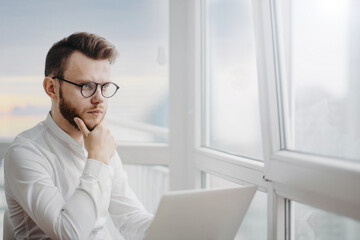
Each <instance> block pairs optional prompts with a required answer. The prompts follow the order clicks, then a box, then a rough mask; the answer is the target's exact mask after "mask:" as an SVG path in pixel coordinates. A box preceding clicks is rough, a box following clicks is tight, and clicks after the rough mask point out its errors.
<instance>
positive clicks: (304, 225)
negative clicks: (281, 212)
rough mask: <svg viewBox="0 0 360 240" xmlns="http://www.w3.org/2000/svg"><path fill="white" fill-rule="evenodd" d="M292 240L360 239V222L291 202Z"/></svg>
mask: <svg viewBox="0 0 360 240" xmlns="http://www.w3.org/2000/svg"><path fill="white" fill-rule="evenodd" d="M291 213H292V220H291V228H292V231H291V232H292V235H291V240H300V239H326V240H337V239H347V240H355V239H358V238H359V234H360V222H359V221H355V220H353V219H350V218H346V217H342V216H338V215H335V214H332V213H329V212H326V211H322V210H320V209H317V208H313V207H310V206H307V205H304V204H301V203H298V202H294V201H293V202H291Z"/></svg>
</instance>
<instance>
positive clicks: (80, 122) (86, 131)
mask: <svg viewBox="0 0 360 240" xmlns="http://www.w3.org/2000/svg"><path fill="white" fill-rule="evenodd" d="M74 121H75V123H76V125H77V126H78V128H79V129H80V131H81V133H82V134H83V135H84V136H87V135H89V133H90V131H89V129H88V128H87V127H86V125H85V123H84V121H83V120H82V119H81V118H78V117H75V118H74Z"/></svg>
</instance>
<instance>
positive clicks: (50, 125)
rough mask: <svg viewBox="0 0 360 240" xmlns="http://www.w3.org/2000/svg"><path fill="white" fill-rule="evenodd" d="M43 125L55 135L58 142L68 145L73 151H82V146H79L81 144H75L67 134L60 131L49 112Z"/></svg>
mask: <svg viewBox="0 0 360 240" xmlns="http://www.w3.org/2000/svg"><path fill="white" fill-rule="evenodd" d="M45 124H46V125H47V126H48V128H49V129H50V131H52V132H53V133H54V134H55V136H57V137H58V138H60V140H62V141H63V142H66V143H67V144H68V145H70V146H71V147H72V148H74V149H77V150H81V151H84V148H83V146H81V144H79V143H78V142H76V141H75V140H74V139H73V138H72V137H71V136H70V135H69V134H67V133H66V132H64V130H62V129H61V128H60V127H59V126H58V125H57V124H56V123H55V121H54V119H52V117H51V114H50V112H49V113H48V115H47V117H46V119H45Z"/></svg>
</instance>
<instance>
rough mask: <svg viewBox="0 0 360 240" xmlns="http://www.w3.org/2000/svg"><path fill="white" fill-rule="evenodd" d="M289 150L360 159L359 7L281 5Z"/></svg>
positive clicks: (295, 0)
mask: <svg viewBox="0 0 360 240" xmlns="http://www.w3.org/2000/svg"><path fill="white" fill-rule="evenodd" d="M278 3H279V5H278V6H277V13H278V16H277V20H278V21H277V25H278V30H279V31H278V33H279V34H278V40H279V41H278V45H279V49H280V50H281V51H280V54H279V56H280V67H281V69H280V70H281V71H280V72H281V80H282V82H281V86H282V87H281V89H282V90H283V94H282V100H283V106H282V109H283V110H284V114H283V116H284V118H283V120H284V123H285V130H286V131H285V132H286V134H285V139H286V148H287V149H291V150H296V151H300V152H307V153H313V154H318V155H326V156H331V157H338V158H347V159H357V160H358V159H360V127H359V126H360V125H359V121H360V94H359V92H360V81H359V78H360V70H359V69H360V68H359V65H360V32H359V29H360V15H359V14H358V13H359V11H360V3H359V1H353V0H344V1H337V0H330V1H324V0H292V1H283V2H280V1H278Z"/></svg>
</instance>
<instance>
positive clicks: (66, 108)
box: [59, 87, 105, 132]
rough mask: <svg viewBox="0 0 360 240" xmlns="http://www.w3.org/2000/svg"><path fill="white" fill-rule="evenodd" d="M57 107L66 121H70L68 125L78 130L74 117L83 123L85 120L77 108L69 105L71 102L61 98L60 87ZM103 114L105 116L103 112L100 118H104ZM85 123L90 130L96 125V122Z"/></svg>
mask: <svg viewBox="0 0 360 240" xmlns="http://www.w3.org/2000/svg"><path fill="white" fill-rule="evenodd" d="M59 108H60V113H61V115H62V116H63V117H64V118H65V119H66V121H68V123H70V125H71V126H73V127H74V128H75V129H77V130H79V131H80V129H79V127H78V126H77V124H76V123H75V121H74V118H75V117H78V118H80V119H81V120H83V121H84V123H85V120H84V119H83V118H82V117H81V114H80V113H79V112H78V110H77V109H76V108H75V107H73V106H72V105H71V103H69V102H66V101H65V99H64V98H63V94H62V91H61V87H60V91H59ZM104 116H105V114H104V115H103V117H102V118H104ZM101 120H102V119H101ZM85 125H86V127H87V129H88V130H89V131H90V132H91V131H92V130H94V128H95V127H96V126H97V124H92V125H89V124H87V123H85Z"/></svg>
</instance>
